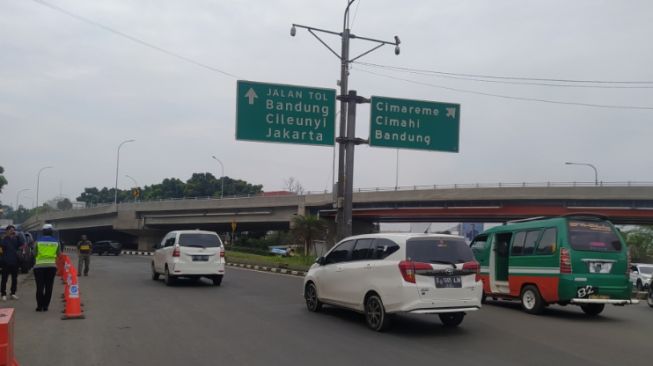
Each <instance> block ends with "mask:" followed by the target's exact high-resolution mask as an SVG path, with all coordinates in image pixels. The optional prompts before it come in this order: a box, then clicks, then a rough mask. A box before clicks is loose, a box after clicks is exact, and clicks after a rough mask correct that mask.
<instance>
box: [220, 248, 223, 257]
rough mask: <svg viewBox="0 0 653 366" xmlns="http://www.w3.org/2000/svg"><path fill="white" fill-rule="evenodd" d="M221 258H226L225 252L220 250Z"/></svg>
mask: <svg viewBox="0 0 653 366" xmlns="http://www.w3.org/2000/svg"><path fill="white" fill-rule="evenodd" d="M220 258H224V250H220Z"/></svg>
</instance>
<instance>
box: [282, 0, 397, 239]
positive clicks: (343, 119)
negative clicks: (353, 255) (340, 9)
mask: <svg viewBox="0 0 653 366" xmlns="http://www.w3.org/2000/svg"><path fill="white" fill-rule="evenodd" d="M354 1H355V0H349V1H348V2H347V8H346V9H345V14H344V18H343V25H342V32H341V33H338V32H333V31H329V30H324V29H319V28H315V27H309V26H305V25H299V24H293V25H292V28H290V35H291V36H293V37H294V36H295V34H296V33H297V30H296V28H304V29H306V30H308V32H309V33H311V34H312V35H313V36H314V37H315V38H317V40H318V41H320V43H322V44H323V45H324V46H325V47H326V48H328V49H329V51H331V53H333V54H334V55H335V56H336V57H338V59H339V60H340V96H339V97H338V99H339V100H340V127H339V135H338V138H337V139H336V141H337V142H338V144H339V146H338V181H337V183H336V187H335V191H336V192H335V200H334V207H335V208H336V230H337V233H336V239H337V240H340V239H342V238H344V237H346V236H349V235H351V232H352V230H351V224H352V218H351V211H352V210H351V207H352V205H353V203H352V199H353V195H352V194H351V192H352V191H353V178H354V177H353V169H354V168H353V165H354V163H353V161H354V159H353V158H354V145H357V144H359V143H363V142H362V141H366V140H362V139H356V138H355V126H356V125H355V121H354V122H353V127H350V126H349V124H350V123H351V122H350V119H351V116H349V115H348V111H350V112H349V113H351V110H352V106H351V105H349V108H348V103H350V102H352V100H351V99H350V96H349V90H348V88H349V64H350V63H352V62H354V61H356V60H357V59H359V58H361V57H363V56H365V55H367V54H369V53H371V52H372V51H374V50H377V49H378V48H380V47H382V46H384V45H386V44H387V45H394V46H395V54H396V55H398V54H399V44H400V43H401V42H400V41H399V37H397V36H395V37H394V42H388V41H383V40H379V39H374V38H367V37H359V36H356V35H354V34H352V33H351V30H350V29H349V25H348V23H349V8H350V7H351V5H352V4H353V3H354ZM316 32H322V33H327V34H331V35H336V36H340V38H341V41H342V43H341V52H340V54H338V53H337V52H336V51H334V50H333V48H331V47H330V46H329V45H328V44H327V43H326V42H324V41H323V40H322V39H321V38H320V37H319V36H318V35H317V34H316ZM351 39H359V40H364V41H370V42H374V43H377V45H376V46H374V47H373V48H371V49H370V50H368V51H366V52H363V53H362V54H360V55H358V56H356V57H354V58H350V55H349V43H350V40H351ZM354 99H355V100H356V101H355V102H354V103H353V104H354V106H353V109H354V113H355V107H356V106H355V105H356V103H364V101H360V100H359V99H357V97H356V96H355V95H354ZM349 131H351V133H349ZM349 144H351V146H350V145H349ZM347 151H350V152H349V153H347ZM349 162H351V163H349ZM350 186H351V187H352V188H351V189H349V194H348V193H347V187H350ZM345 207H349V209H345Z"/></svg>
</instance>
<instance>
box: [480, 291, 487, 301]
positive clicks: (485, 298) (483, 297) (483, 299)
mask: <svg viewBox="0 0 653 366" xmlns="http://www.w3.org/2000/svg"><path fill="white" fill-rule="evenodd" d="M486 302H487V294H486V293H485V291H483V294H482V295H481V304H485V303H486Z"/></svg>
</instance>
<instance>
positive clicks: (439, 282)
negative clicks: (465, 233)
mask: <svg viewBox="0 0 653 366" xmlns="http://www.w3.org/2000/svg"><path fill="white" fill-rule="evenodd" d="M479 274H480V266H479V264H478V262H476V260H475V259H474V254H473V253H472V250H471V249H470V248H469V246H468V245H467V244H466V243H465V239H464V238H462V237H459V236H453V235H442V234H405V233H401V234H368V235H359V236H353V237H349V238H346V239H344V240H342V241H341V242H339V243H338V244H336V245H335V246H334V247H333V248H332V249H331V250H330V251H329V252H328V253H327V254H326V255H325V256H323V257H320V258H318V259H317V261H316V263H315V264H313V266H311V268H310V269H309V271H308V273H307V274H306V277H305V279H304V299H305V300H306V306H307V307H308V310H310V311H313V312H317V311H319V310H320V309H321V307H322V304H329V305H335V306H339V307H344V308H348V309H352V310H355V311H358V312H361V313H364V314H365V320H366V322H367V325H368V326H369V327H370V328H372V329H373V330H376V331H381V330H383V329H385V328H386V327H387V325H388V322H389V316H388V315H389V314H394V313H413V314H439V316H440V320H441V321H442V323H443V324H444V325H445V326H450V327H455V326H458V325H459V324H460V323H461V322H462V321H463V318H464V316H465V313H466V312H469V311H475V310H479V309H480V308H481V297H482V294H483V285H482V282H481V281H480V278H479Z"/></svg>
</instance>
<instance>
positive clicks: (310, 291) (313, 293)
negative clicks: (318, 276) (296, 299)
mask: <svg viewBox="0 0 653 366" xmlns="http://www.w3.org/2000/svg"><path fill="white" fill-rule="evenodd" d="M304 300H305V301H306V308H307V309H308V311H310V312H313V313H317V312H319V311H320V310H322V302H321V301H320V299H318V297H317V288H316V287H315V284H314V283H313V282H309V283H308V284H307V285H306V287H305V288H304Z"/></svg>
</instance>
